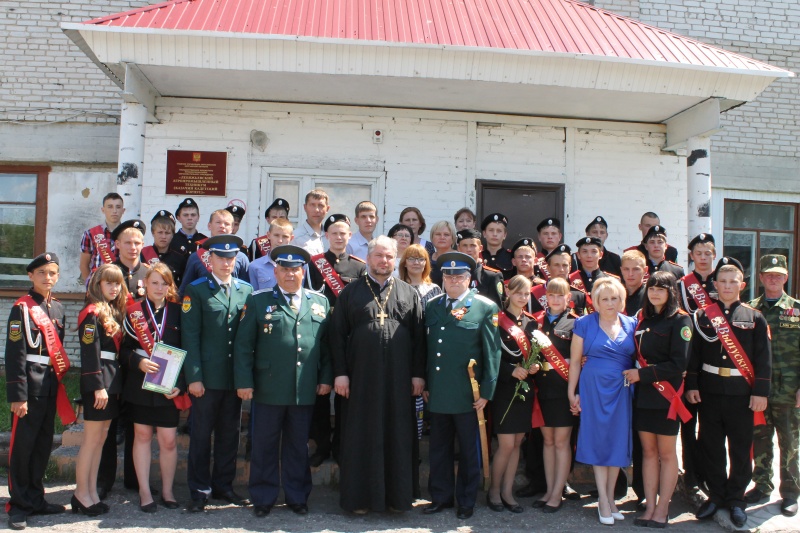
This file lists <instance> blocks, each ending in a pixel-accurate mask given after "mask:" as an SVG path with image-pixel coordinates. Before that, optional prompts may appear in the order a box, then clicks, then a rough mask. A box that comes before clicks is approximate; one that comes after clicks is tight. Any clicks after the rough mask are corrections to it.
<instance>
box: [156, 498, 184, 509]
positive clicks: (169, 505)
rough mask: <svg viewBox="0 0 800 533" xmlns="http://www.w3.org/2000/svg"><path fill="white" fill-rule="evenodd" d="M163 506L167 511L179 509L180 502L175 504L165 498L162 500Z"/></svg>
mask: <svg viewBox="0 0 800 533" xmlns="http://www.w3.org/2000/svg"><path fill="white" fill-rule="evenodd" d="M160 501H161V505H163V506H164V508H165V509H177V508H178V507H180V504H179V503H178V502H174V501H172V500H165V499H164V498H163V497H162V498H161V500H160Z"/></svg>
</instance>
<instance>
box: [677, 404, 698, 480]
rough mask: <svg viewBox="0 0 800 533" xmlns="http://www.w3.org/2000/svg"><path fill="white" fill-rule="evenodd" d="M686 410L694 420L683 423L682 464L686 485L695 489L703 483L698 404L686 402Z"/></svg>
mask: <svg viewBox="0 0 800 533" xmlns="http://www.w3.org/2000/svg"><path fill="white" fill-rule="evenodd" d="M685 405H686V409H688V410H689V413H691V415H692V418H691V419H690V420H689V421H688V422H683V421H681V464H682V465H683V473H684V484H685V485H687V486H688V487H694V486H696V485H698V484H699V483H700V482H701V481H703V479H704V478H703V472H702V471H701V469H700V466H701V464H702V460H701V459H700V455H701V452H700V449H699V447H698V445H697V406H698V405H697V404H692V403H689V402H685Z"/></svg>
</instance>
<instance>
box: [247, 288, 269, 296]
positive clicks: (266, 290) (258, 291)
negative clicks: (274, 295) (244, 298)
mask: <svg viewBox="0 0 800 533" xmlns="http://www.w3.org/2000/svg"><path fill="white" fill-rule="evenodd" d="M264 292H272V289H271V288H269V289H258V290H257V291H253V292H251V293H250V294H251V295H253V296H255V295H256V294H261V293H264Z"/></svg>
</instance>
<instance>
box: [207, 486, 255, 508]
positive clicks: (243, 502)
mask: <svg viewBox="0 0 800 533" xmlns="http://www.w3.org/2000/svg"><path fill="white" fill-rule="evenodd" d="M211 497H212V498H214V499H215V500H224V501H226V502H228V503H232V504H233V505H238V506H239V507H245V506H248V505H250V500H248V499H247V498H242V497H241V496H239V495H238V494H236V493H235V492H234V491H233V490H229V491H227V492H212V493H211Z"/></svg>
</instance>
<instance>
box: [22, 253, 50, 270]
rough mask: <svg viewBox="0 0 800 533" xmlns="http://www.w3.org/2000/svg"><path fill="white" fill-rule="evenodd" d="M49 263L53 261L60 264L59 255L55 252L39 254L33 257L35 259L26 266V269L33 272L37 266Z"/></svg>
mask: <svg viewBox="0 0 800 533" xmlns="http://www.w3.org/2000/svg"><path fill="white" fill-rule="evenodd" d="M49 263H53V264H54V265H56V266H58V256H57V255H56V254H54V253H53V252H45V253H43V254H39V255H37V256H36V257H34V258H33V261H31V262H30V263H28V266H27V267H25V270H27V271H28V272H33V271H34V270H36V269H37V268H39V267H40V266H42V265H47V264H49Z"/></svg>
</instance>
